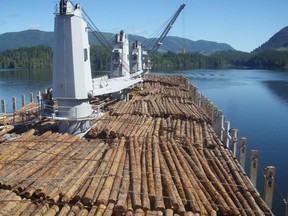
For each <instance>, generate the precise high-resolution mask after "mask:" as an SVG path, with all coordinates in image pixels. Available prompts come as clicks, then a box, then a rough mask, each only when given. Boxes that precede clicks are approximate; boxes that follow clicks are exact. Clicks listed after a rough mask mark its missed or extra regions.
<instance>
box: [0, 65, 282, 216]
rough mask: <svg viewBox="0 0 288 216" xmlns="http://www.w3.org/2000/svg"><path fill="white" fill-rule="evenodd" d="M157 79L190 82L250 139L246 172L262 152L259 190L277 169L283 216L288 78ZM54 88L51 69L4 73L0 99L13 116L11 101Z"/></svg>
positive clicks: (216, 73)
mask: <svg viewBox="0 0 288 216" xmlns="http://www.w3.org/2000/svg"><path fill="white" fill-rule="evenodd" d="M154 73H165V74H175V73H177V74H181V75H183V76H185V77H187V78H188V79H189V80H190V81H191V82H192V83H193V84H194V85H195V86H197V87H198V88H199V90H200V91H201V92H202V93H203V94H205V95H206V96H207V97H208V98H209V99H210V100H211V101H213V102H214V104H215V105H217V106H218V107H219V108H220V109H222V110H223V112H224V115H225V117H226V120H229V121H230V122H231V127H234V128H238V129H239V130H240V136H241V137H244V136H245V137H247V138H248V146H247V148H248V150H247V159H246V167H247V168H248V166H249V153H250V150H252V149H257V150H259V152H260V167H261V168H260V169H259V173H258V182H257V188H258V190H259V192H260V193H261V194H263V187H264V184H263V183H264V177H263V173H262V172H264V171H265V167H266V166H270V165H272V166H275V167H276V185H277V187H276V188H275V193H274V201H273V212H274V213H275V215H284V211H285V205H284V202H283V198H286V197H287V192H288V184H287V182H288V167H287V165H288V114H287V113H288V72H278V71H267V70H235V69H229V70H189V71H173V72H154ZM50 86H51V69H50V70H44V71H19V70H18V71H1V70H0V99H5V100H6V102H7V106H8V107H7V110H12V105H11V98H12V96H16V97H17V99H18V98H19V99H18V104H20V103H21V95H22V94H26V98H27V100H28V97H29V92H31V91H32V92H34V94H36V92H37V91H42V90H44V89H47V88H48V87H50ZM9 106H10V107H9ZM19 106H20V105H19ZM0 111H1V110H0ZM261 170H262V171H261ZM247 174H248V175H249V170H247ZM278 189H279V190H278Z"/></svg>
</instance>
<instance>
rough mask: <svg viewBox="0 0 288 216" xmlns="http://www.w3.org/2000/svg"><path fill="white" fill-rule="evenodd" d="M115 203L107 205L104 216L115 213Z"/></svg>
mask: <svg viewBox="0 0 288 216" xmlns="http://www.w3.org/2000/svg"><path fill="white" fill-rule="evenodd" d="M114 206H115V203H109V204H108V205H107V208H106V210H105V212H104V213H103V216H111V215H113V209H114Z"/></svg>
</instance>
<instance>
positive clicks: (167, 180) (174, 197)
mask: <svg viewBox="0 0 288 216" xmlns="http://www.w3.org/2000/svg"><path fill="white" fill-rule="evenodd" d="M166 157H167V156H166ZM160 165H161V172H162V173H163V186H164V187H165V190H166V191H167V193H168V197H169V201H170V202H171V208H172V209H173V210H176V211H177V210H178V209H180V210H181V211H182V210H184V211H185V207H184V204H183V201H182V199H181V197H180V195H179V193H178V190H177V187H176V185H175V184H174V182H173V177H172V175H171V172H170V171H169V168H168V165H167V164H166V161H165V159H164V156H163V155H160ZM185 202H186V198H185Z"/></svg>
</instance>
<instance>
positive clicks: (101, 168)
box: [82, 139, 118, 205]
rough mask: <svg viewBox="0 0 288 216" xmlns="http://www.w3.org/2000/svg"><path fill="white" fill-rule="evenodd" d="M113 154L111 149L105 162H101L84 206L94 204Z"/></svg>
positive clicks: (85, 198)
mask: <svg viewBox="0 0 288 216" xmlns="http://www.w3.org/2000/svg"><path fill="white" fill-rule="evenodd" d="M116 140H117V141H118V139H115V141H116ZM103 152H104V151H103ZM112 154H113V149H111V148H109V149H108V150H107V151H106V153H105V157H104V159H103V161H102V162H101V164H100V165H99V167H98V169H97V171H96V173H94V174H93V178H92V181H91V184H90V185H89V187H88V188H87V190H86V193H85V195H84V197H83V198H82V203H83V204H84V205H91V204H93V202H94V200H95V199H94V197H95V195H96V194H95V193H96V190H97V188H98V186H99V182H100V179H101V178H102V176H103V175H104V172H105V169H106V167H107V162H108V161H109V160H110V158H111V156H112ZM98 155H99V157H100V158H101V157H102V156H103V154H98ZM100 158H99V159H100ZM99 159H98V160H99ZM97 196H98V195H97Z"/></svg>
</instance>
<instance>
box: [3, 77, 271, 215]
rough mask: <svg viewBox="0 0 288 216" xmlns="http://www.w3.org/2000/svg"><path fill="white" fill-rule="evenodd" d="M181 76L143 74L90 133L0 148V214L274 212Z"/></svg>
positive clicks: (33, 135) (39, 137)
mask: <svg viewBox="0 0 288 216" xmlns="http://www.w3.org/2000/svg"><path fill="white" fill-rule="evenodd" d="M193 92H195V89H193V87H191V85H190V84H189V83H188V81H187V80H186V79H185V78H183V77H180V76H156V75H147V76H146V78H145V80H144V83H143V90H139V91H136V92H134V93H133V95H132V98H131V99H130V100H129V101H128V102H124V101H119V102H117V103H114V104H113V105H111V106H109V107H108V108H107V109H106V111H105V113H104V115H103V117H102V118H101V119H98V120H97V121H95V122H94V126H93V127H92V129H91V131H90V133H89V135H88V137H86V138H80V137H78V136H72V135H68V134H60V133H57V132H52V131H50V130H48V131H46V132H44V133H42V132H41V133H40V132H39V131H38V130H35V129H31V130H29V131H27V132H25V133H24V134H22V136H20V137H19V138H17V139H14V140H4V141H2V143H1V144H0V149H1V150H0V152H1V154H0V200H1V201H0V213H1V214H4V215H20V214H23V215H32V214H33V215H273V214H272V212H271V211H270V210H269V208H268V207H267V205H266V204H265V202H264V201H263V199H262V198H261V197H260V195H259V193H258V192H257V190H256V189H255V187H254V186H253V185H252V184H251V182H250V180H249V179H248V177H247V176H246V174H245V172H244V171H243V169H242V167H241V166H240V165H239V163H238V161H237V160H235V158H234V157H233V154H232V152H231V151H230V150H229V149H227V147H226V146H224V145H223V143H222V142H221V140H220V139H219V138H218V137H217V135H216V133H215V131H214V130H213V128H212V124H211V122H212V120H211V118H210V117H209V115H208V114H207V113H205V112H204V111H203V109H201V108H200V107H199V106H198V105H196V103H195V98H194V96H195V95H194V93H193Z"/></svg>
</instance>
